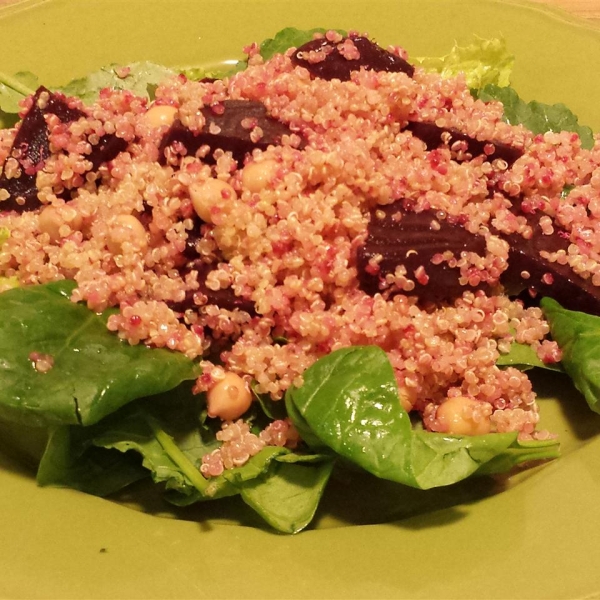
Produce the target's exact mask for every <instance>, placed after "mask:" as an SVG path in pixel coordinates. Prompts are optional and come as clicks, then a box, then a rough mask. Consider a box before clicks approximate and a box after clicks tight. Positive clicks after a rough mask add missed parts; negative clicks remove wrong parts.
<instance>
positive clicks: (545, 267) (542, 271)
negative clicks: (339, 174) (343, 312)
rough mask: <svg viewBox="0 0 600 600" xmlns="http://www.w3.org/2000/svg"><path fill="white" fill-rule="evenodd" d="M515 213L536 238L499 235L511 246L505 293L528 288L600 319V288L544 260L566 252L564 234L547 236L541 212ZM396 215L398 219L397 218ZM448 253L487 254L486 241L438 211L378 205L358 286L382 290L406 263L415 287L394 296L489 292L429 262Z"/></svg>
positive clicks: (362, 251) (427, 298) (360, 258)
mask: <svg viewBox="0 0 600 600" xmlns="http://www.w3.org/2000/svg"><path fill="white" fill-rule="evenodd" d="M513 210H514V212H515V214H519V215H522V216H525V217H526V219H527V221H528V223H529V225H530V226H531V228H532V230H533V235H532V237H531V239H529V240H526V239H525V238H523V237H522V236H521V235H519V234H516V233H514V234H510V235H506V234H503V233H500V232H496V233H497V235H499V236H500V237H501V238H503V239H504V240H506V241H507V242H508V244H509V254H508V268H507V269H506V271H504V272H503V273H502V275H501V277H500V283H501V284H502V285H503V286H504V287H505V288H506V291H507V293H508V294H509V295H513V296H514V295H517V294H519V293H520V292H522V291H523V290H529V292H530V293H531V294H532V295H533V296H536V295H537V296H539V297H542V296H549V297H551V298H554V299H555V300H556V301H557V302H559V303H560V304H561V305H562V306H564V307H565V308H568V309H570V310H579V311H583V312H587V313H589V314H595V315H600V288H599V287H598V286H595V285H593V284H592V281H591V279H589V278H588V279H584V278H583V277H580V276H579V275H577V274H576V273H575V272H574V271H573V270H572V269H571V267H569V266H568V265H561V264H559V263H557V262H550V261H548V260H546V259H544V258H542V257H541V256H540V252H542V251H547V252H556V251H558V250H565V251H566V250H567V249H568V247H569V244H570V242H569V239H568V235H566V232H564V231H560V230H559V229H558V228H557V227H556V226H555V227H554V229H555V231H554V233H553V234H551V235H545V234H544V233H543V232H542V229H541V227H540V225H539V219H540V216H542V214H541V213H540V212H537V213H526V212H523V211H521V210H520V207H519V203H518V202H516V203H515V205H514V207H513ZM398 215H400V219H397V218H396V217H397V216H398ZM432 223H433V224H434V225H433V226H432ZM446 250H451V251H452V252H453V253H454V256H455V257H457V258H458V257H459V256H460V253H461V252H462V251H471V252H475V253H477V254H479V255H483V254H484V253H485V240H484V239H483V238H482V237H481V236H478V235H473V234H471V233H469V232H468V231H466V230H465V229H464V227H462V226H461V225H459V224H457V223H451V222H450V221H449V220H447V219H446V220H442V219H438V218H437V217H436V213H435V212H434V211H423V212H419V213H415V212H410V211H404V210H403V209H402V207H401V205H400V203H394V204H392V205H389V206H383V207H377V208H376V209H374V210H373V211H372V212H371V221H370V223H369V228H368V237H367V241H366V243H365V244H364V245H362V246H361V247H360V248H359V249H358V252H357V267H358V271H359V274H358V276H359V281H360V287H361V289H362V290H364V291H365V292H367V293H368V294H371V295H373V294H376V293H377V292H381V291H383V290H384V289H386V286H385V283H384V284H383V285H382V282H384V280H385V276H386V275H387V274H389V273H394V272H395V270H396V268H397V267H398V266H401V265H403V266H404V267H405V268H406V271H407V274H406V277H407V278H408V279H411V280H413V281H414V282H415V287H414V289H412V290H408V291H402V290H399V289H395V290H392V293H404V294H406V295H417V296H419V298H420V300H422V301H423V302H435V303H438V302H441V301H452V300H454V299H455V298H457V297H459V296H460V295H462V293H463V292H464V291H466V290H475V289H484V290H487V289H489V286H488V284H487V283H482V284H480V285H478V286H477V287H476V288H474V287H471V286H466V285H461V284H460V282H459V277H460V273H459V270H458V269H456V268H450V267H449V266H448V265H447V264H446V263H445V262H444V263H441V264H439V265H434V264H433V263H431V258H432V257H433V256H434V255H435V254H437V253H443V252H444V251H446ZM377 256H381V260H380V261H379V262H378V263H377V267H375V268H374V266H373V265H370V264H369V261H370V260H371V259H372V258H374V257H377ZM421 266H423V268H424V274H426V276H427V277H426V278H425V279H423V278H422V277H421V280H422V282H424V283H421V282H419V278H418V277H417V276H415V273H416V272H417V269H419V267H421Z"/></svg>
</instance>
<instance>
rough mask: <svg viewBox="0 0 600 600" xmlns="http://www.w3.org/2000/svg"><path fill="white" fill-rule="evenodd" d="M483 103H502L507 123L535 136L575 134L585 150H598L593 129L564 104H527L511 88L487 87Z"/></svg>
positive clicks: (481, 91)
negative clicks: (561, 132) (523, 127)
mask: <svg viewBox="0 0 600 600" xmlns="http://www.w3.org/2000/svg"><path fill="white" fill-rule="evenodd" d="M477 96H478V98H479V99H480V100H483V101H484V102H490V101H491V100H499V101H500V102H502V104H503V106H504V120H505V121H506V122H507V123H510V124H511V125H519V124H522V125H524V126H525V127H527V129H529V130H530V131H532V132H533V133H546V132H547V131H573V132H574V133H576V134H577V135H579V137H580V138H581V145H582V147H583V148H592V147H593V146H594V134H593V132H592V130H591V129H590V128H589V127H586V126H584V125H580V124H579V122H578V119H577V117H576V116H575V115H574V114H573V113H572V112H571V110H569V109H568V108H567V107H566V106H565V105H564V104H560V103H559V104H544V103H542V102H536V101H535V100H532V101H531V102H525V101H524V100H521V98H520V97H519V95H518V94H517V92H516V91H515V90H513V89H512V88H511V87H499V86H497V85H494V84H489V85H486V86H485V87H484V88H483V89H482V90H480V91H479V92H478V94H477Z"/></svg>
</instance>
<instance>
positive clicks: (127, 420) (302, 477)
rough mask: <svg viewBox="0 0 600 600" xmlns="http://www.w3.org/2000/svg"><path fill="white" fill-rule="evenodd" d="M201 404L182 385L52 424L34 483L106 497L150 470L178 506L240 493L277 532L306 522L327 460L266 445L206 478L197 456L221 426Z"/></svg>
mask: <svg viewBox="0 0 600 600" xmlns="http://www.w3.org/2000/svg"><path fill="white" fill-rule="evenodd" d="M202 403H203V400H202V399H201V398H200V397H199V396H194V395H193V394H192V393H191V388H190V386H186V385H185V384H184V385H182V386H180V387H179V388H177V390H174V391H173V392H169V393H166V394H162V395H160V396H157V397H154V398H146V399H140V400H138V401H136V402H133V403H131V404H129V405H128V406H125V407H123V408H122V409H120V410H119V411H117V412H116V413H114V414H112V415H109V416H108V417H106V418H105V419H103V420H102V421H100V422H99V423H96V424H94V425H91V426H89V427H79V426H74V425H69V426H60V427H57V428H56V429H55V430H54V431H53V433H52V435H51V437H50V441H49V443H48V446H47V448H46V452H45V454H44V456H43V458H42V461H41V464H40V467H39V470H38V475H37V478H38V482H39V483H40V485H58V486H64V485H67V486H69V487H72V488H75V489H79V490H82V491H86V492H88V493H94V494H96V495H102V496H104V495H107V494H110V493H113V492H115V491H118V490H119V489H121V488H122V487H125V486H126V485H129V484H130V483H132V482H134V481H137V480H138V479H140V478H141V477H144V476H148V475H151V476H152V479H153V480H154V482H155V483H162V484H164V485H165V489H166V490H167V493H166V494H165V498H166V499H167V500H168V501H170V502H172V503H173V504H176V505H178V506H187V505H190V504H193V503H195V502H199V501H206V500H215V499H218V498H223V497H225V496H233V495H240V496H241V498H242V500H243V501H244V502H246V503H247V504H248V505H249V506H251V507H252V508H253V509H254V510H255V511H256V512H257V513H258V514H259V515H260V516H261V517H263V518H264V519H265V521H266V522H267V523H269V524H271V525H272V526H273V527H275V528H276V529H277V530H278V531H281V532H284V533H296V532H297V531H300V530H301V529H303V528H305V527H306V526H307V525H308V524H309V523H310V521H311V520H312V518H313V516H314V514H315V511H316V509H317V506H318V504H319V500H320V498H321V496H322V494H323V491H324V489H325V485H326V483H327V480H328V478H329V474H330V473H331V469H332V466H333V462H332V460H331V459H329V458H327V457H324V456H319V455H315V454H309V455H301V454H297V453H293V452H291V451H290V450H288V449H287V448H282V447H278V446H266V447H264V448H263V449H262V450H261V451H260V452H259V453H258V454H256V455H255V456H253V457H252V458H250V460H249V461H248V462H247V463H246V464H244V465H243V466H241V467H238V468H235V469H230V470H226V471H224V472H223V474H222V475H220V476H219V477H213V478H210V479H205V478H204V477H203V475H202V474H201V473H200V470H199V467H200V465H201V464H202V457H203V456H204V454H206V453H208V452H211V451H212V450H214V449H215V448H217V447H218V446H219V445H220V442H219V441H218V440H217V439H216V435H215V433H216V431H218V429H217V428H216V427H212V428H211V427H208V426H205V425H203V424H202V423H200V421H199V419H198V416H199V409H200V408H201V405H202ZM140 458H141V460H140Z"/></svg>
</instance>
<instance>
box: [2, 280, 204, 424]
mask: <svg viewBox="0 0 600 600" xmlns="http://www.w3.org/2000/svg"><path fill="white" fill-rule="evenodd" d="M74 287H75V284H74V283H73V282H70V281H60V282H56V283H51V284H47V285H36V286H31V287H20V288H16V289H12V290H8V291H6V292H3V293H2V294H0V313H1V314H2V322H1V323H0V389H1V390H2V391H1V393H0V416H1V417H2V418H5V419H8V420H15V421H20V422H24V423H29V424H32V425H43V424H58V423H62V424H69V423H70V424H83V425H90V424H92V423H95V422H97V421H99V420H100V419H102V418H103V417H105V416H106V415H108V414H110V413H112V412H114V411H115V410H117V409H118V408H119V407H121V406H123V405H124V404H127V403H128V402H131V401H132V400H134V399H135V398H140V397H143V396H147V395H149V394H157V393H160V392H162V391H165V390H169V389H172V388H174V387H176V386H177V385H178V384H179V383H181V382H182V381H184V380H190V379H195V378H196V377H197V376H198V375H199V374H200V369H199V366H198V365H197V364H196V363H194V362H193V361H191V360H189V359H188V358H187V357H185V356H184V355H183V354H180V353H176V352H171V351H169V350H164V349H150V348H147V347H146V346H143V345H138V346H130V345H129V344H127V343H126V342H123V341H121V340H120V339H119V338H118V337H117V336H116V335H114V334H113V333H111V332H109V331H108V330H107V329H106V320H107V318H108V315H109V314H110V313H109V312H108V311H107V312H106V313H104V314H103V315H97V314H95V313H93V312H91V311H90V310H88V309H87V308H86V307H85V306H84V305H81V304H75V303H73V302H71V301H70V299H69V297H70V294H71V292H72V290H73V289H74ZM32 353H40V354H43V355H49V356H50V357H52V359H53V361H54V366H53V367H52V368H51V369H50V370H49V371H47V372H38V371H36V370H35V368H34V366H33V362H32V359H31V354H32Z"/></svg>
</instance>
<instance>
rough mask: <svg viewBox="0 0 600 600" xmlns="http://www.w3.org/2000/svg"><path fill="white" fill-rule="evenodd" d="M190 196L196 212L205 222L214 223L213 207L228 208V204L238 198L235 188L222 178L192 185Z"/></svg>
mask: <svg viewBox="0 0 600 600" xmlns="http://www.w3.org/2000/svg"><path fill="white" fill-rule="evenodd" d="M190 198H191V200H192V206H193V207H194V210H195V211H196V214H197V215H198V216H199V217H200V218H201V219H202V220H203V221H204V222H205V223H212V209H213V208H215V207H218V208H221V209H222V210H226V207H227V205H228V204H230V205H231V204H233V203H234V202H235V201H236V200H237V194H236V193H235V190H234V189H233V188H232V187H231V186H230V185H229V184H228V183H226V182H225V181H222V180H221V179H207V180H206V181H205V182H204V183H193V184H192V185H191V186H190Z"/></svg>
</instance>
